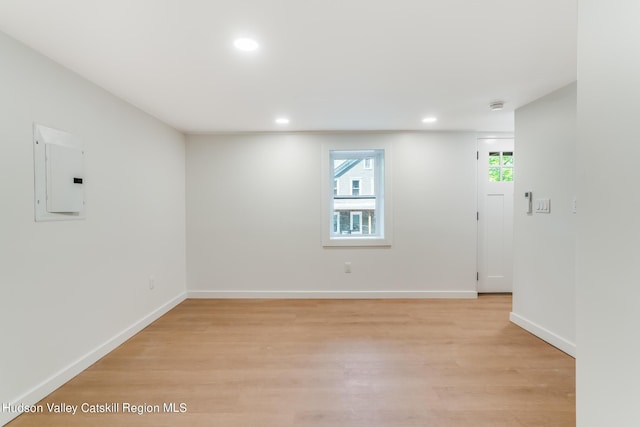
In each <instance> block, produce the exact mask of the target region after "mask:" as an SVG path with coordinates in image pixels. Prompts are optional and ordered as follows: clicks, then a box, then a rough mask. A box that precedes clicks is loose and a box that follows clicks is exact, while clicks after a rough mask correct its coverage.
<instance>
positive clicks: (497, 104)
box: [489, 101, 504, 111]
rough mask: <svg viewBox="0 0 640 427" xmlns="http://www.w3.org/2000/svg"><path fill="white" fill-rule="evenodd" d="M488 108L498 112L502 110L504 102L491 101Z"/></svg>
mask: <svg viewBox="0 0 640 427" xmlns="http://www.w3.org/2000/svg"><path fill="white" fill-rule="evenodd" d="M489 108H491V111H500V110H502V109H503V108H504V101H493V102H492V103H491V104H489Z"/></svg>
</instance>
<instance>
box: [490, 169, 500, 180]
mask: <svg viewBox="0 0 640 427" xmlns="http://www.w3.org/2000/svg"><path fill="white" fill-rule="evenodd" d="M499 181H500V168H489V182H499Z"/></svg>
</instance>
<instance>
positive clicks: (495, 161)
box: [489, 151, 500, 166]
mask: <svg viewBox="0 0 640 427" xmlns="http://www.w3.org/2000/svg"><path fill="white" fill-rule="evenodd" d="M499 165H500V152H496V151H494V152H491V153H489V166H499Z"/></svg>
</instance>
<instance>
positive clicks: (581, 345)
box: [576, 0, 640, 427]
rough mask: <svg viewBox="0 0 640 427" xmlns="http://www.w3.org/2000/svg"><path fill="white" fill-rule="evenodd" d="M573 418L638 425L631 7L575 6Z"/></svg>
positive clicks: (636, 97) (639, 246) (639, 279)
mask: <svg viewBox="0 0 640 427" xmlns="http://www.w3.org/2000/svg"><path fill="white" fill-rule="evenodd" d="M578 10H579V34H578V46H579V51H578V82H579V85H578V150H577V159H578V197H579V199H578V201H579V205H578V209H579V212H578V224H577V230H578V240H577V260H576V262H577V270H576V272H577V275H576V278H577V331H578V337H577V342H578V356H577V418H578V425H579V426H580V427H589V426H593V427H599V426H605V425H606V426H617V427H626V426H637V425H638V423H639V420H640V410H639V406H638V402H640V363H639V360H640V339H639V338H638V337H639V336H640V332H639V328H640V307H639V301H640V198H639V197H638V185H639V183H640V166H639V162H640V143H639V139H640V138H639V136H638V132H639V131H638V129H639V126H638V123H639V118H640V55H639V52H640V26H639V25H638V22H640V2H638V1H636V0H608V1H602V0H600V1H596V0H580V1H579V9H578Z"/></svg>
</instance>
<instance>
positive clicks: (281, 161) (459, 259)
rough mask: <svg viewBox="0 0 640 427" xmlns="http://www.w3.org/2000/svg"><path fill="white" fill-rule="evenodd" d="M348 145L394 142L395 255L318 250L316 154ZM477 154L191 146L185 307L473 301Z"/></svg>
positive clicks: (397, 137)
mask: <svg viewBox="0 0 640 427" xmlns="http://www.w3.org/2000/svg"><path fill="white" fill-rule="evenodd" d="M353 140H366V141H378V140H388V141H391V144H392V155H393V159H392V161H393V165H392V168H393V169H392V181H393V182H392V185H393V206H394V212H393V215H394V233H393V239H394V241H393V246H392V247H391V248H323V247H322V244H321V238H322V235H321V208H320V206H321V194H320V193H321V192H320V188H321V151H322V150H321V146H322V143H323V142H325V141H327V142H328V141H330V142H336V141H337V142H339V143H340V142H341V141H342V142H344V143H345V144H348V142H349V141H353ZM475 151H476V139H475V134H471V133H370V134H365V133H351V134H330V133H291V134H247V135H217V136H216V135H209V136H206V135H204V136H203V135H200V136H188V137H187V260H188V262H187V286H188V289H189V291H190V295H192V296H242V295H247V296H327V297H329V296H345V297H347V296H363V297H364V296H385V297H393V296H427V297H428V296H466V297H473V296H474V295H475V289H476V280H475V272H476V219H475V211H476V200H475V197H476V196H475V195H476V191H475V185H476V173H475V170H476V159H475ZM346 261H350V262H351V263H352V273H351V274H346V273H344V272H343V267H344V263H345V262H346ZM274 291H279V292H280V293H279V294H278V293H276V294H275V295H274V294H273V292H274ZM244 292H246V293H244Z"/></svg>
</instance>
